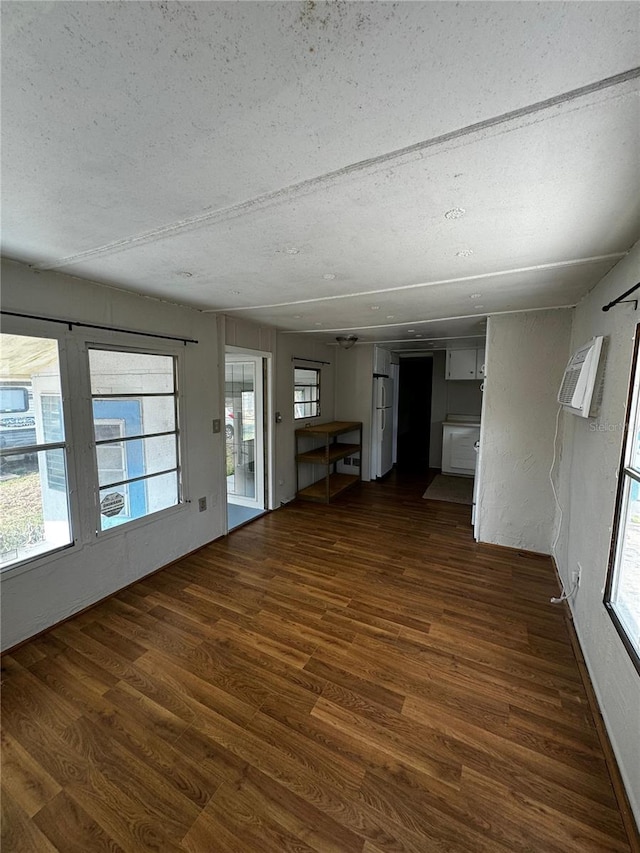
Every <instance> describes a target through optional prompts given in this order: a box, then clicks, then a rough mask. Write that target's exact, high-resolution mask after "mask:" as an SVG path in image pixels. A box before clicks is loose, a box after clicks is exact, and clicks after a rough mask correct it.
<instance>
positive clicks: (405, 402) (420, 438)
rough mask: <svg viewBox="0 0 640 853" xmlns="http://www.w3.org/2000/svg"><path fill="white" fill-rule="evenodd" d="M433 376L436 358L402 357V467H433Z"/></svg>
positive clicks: (425, 468)
mask: <svg viewBox="0 0 640 853" xmlns="http://www.w3.org/2000/svg"><path fill="white" fill-rule="evenodd" d="M432 376H433V359H432V358H429V357H425V358H401V359H400V376H399V383H398V384H399V397H398V462H397V465H398V468H399V469H401V470H405V471H406V470H410V469H412V470H414V471H416V470H420V471H426V470H427V469H428V468H429V443H430V439H431V380H432Z"/></svg>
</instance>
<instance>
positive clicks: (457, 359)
mask: <svg viewBox="0 0 640 853" xmlns="http://www.w3.org/2000/svg"><path fill="white" fill-rule="evenodd" d="M476 364H477V354H476V350H475V349H452V350H449V351H448V352H447V373H446V378H447V379H476V377H477V367H476Z"/></svg>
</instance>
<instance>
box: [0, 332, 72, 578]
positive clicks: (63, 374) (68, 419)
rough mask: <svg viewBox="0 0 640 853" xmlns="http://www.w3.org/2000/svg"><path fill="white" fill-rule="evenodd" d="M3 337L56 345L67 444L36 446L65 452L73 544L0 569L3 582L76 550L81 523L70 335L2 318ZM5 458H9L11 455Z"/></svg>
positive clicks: (57, 443) (26, 558)
mask: <svg viewBox="0 0 640 853" xmlns="http://www.w3.org/2000/svg"><path fill="white" fill-rule="evenodd" d="M2 333H3V334H6V335H21V336H23V337H31V338H44V339H46V340H52V341H56V342H57V345H58V368H59V371H60V392H61V403H62V420H63V425H64V441H63V442H43V443H42V444H37V445H36V447H37V450H38V451H42V450H51V449H56V448H62V449H63V450H64V458H65V466H66V475H67V495H66V497H67V506H68V514H69V531H70V542H68V543H66V544H64V545H60V546H58V547H55V548H51V549H49V550H47V551H42V552H40V553H38V554H33V556H30V557H25V558H24V559H23V560H16V562H14V563H11V564H10V565H7V566H3V567H2V568H0V578H3V579H4V578H8V577H13V576H14V575H19V574H22V573H23V572H25V571H30V570H31V569H33V568H35V567H37V566H40V565H43V564H47V563H49V562H51V561H52V560H55V559H58V558H59V557H60V556H63V555H64V554H65V553H67V552H68V551H69V550H71V549H73V548H74V547H76V546H77V544H78V537H79V531H80V527H81V525H80V521H79V519H80V508H79V501H78V485H77V484H78V480H77V476H76V470H77V468H76V450H77V446H78V445H77V441H75V439H74V432H75V429H74V420H73V417H72V413H71V399H70V395H69V388H70V387H71V386H72V383H71V381H70V375H69V364H68V360H67V351H68V343H69V338H70V335H71V333H70V332H68V331H64V330H62V329H61V328H60V326H59V325H57V324H53V323H47V322H46V321H40V320H38V321H34V320H31V319H29V318H22V317H8V316H7V317H5V318H3V321H2ZM31 394H32V392H31V391H30V394H29V397H30V400H31ZM16 452H18V453H20V452H23V451H22V449H21V448H20V449H18V450H17V451H16ZM6 455H9V453H7V454H6Z"/></svg>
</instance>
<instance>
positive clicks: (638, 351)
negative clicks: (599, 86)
mask: <svg viewBox="0 0 640 853" xmlns="http://www.w3.org/2000/svg"><path fill="white" fill-rule="evenodd" d="M639 430H640V323H638V325H637V327H636V335H635V345H634V349H633V358H632V361H631V381H630V385H629V397H628V404H627V410H626V418H625V424H624V440H623V444H622V459H621V463H620V472H619V475H618V490H617V494H616V506H615V515H614V522H613V532H612V536H611V549H610V553H609V569H608V573H607V582H606V585H605V592H604V605H605V607H606V608H607V611H608V613H609V616H610V617H611V619H612V621H613V624H614V625H615V627H616V630H617V631H618V634H619V635H620V639H621V640H622V642H623V644H624V646H625V648H626V649H627V651H628V653H629V655H630V657H631V660H632V661H633V664H634V666H635V668H636V669H637V671H638V673H639V674H640V655H639V654H638V649H637V647H636V646H635V644H634V643H633V642H632V640H631V638H630V637H629V634H628V632H627V629H626V627H625V624H624V620H623V619H622V618H620V614H619V612H618V608H617V607H616V598H617V589H618V582H619V579H620V572H621V563H622V550H623V544H624V530H625V527H624V525H625V522H626V518H627V512H628V509H629V505H630V503H631V501H630V491H631V488H632V486H633V485H634V484H636V485H637V486H638V487H640V462H639V461H638V460H637V459H635V460H634V456H635V453H636V450H637V448H635V447H634V444H635V442H636V440H637V435H638V431H639ZM637 570H638V571H640V567H638V569H637Z"/></svg>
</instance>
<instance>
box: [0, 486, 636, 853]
mask: <svg viewBox="0 0 640 853" xmlns="http://www.w3.org/2000/svg"><path fill="white" fill-rule="evenodd" d="M425 485H426V482H425V479H424V478H422V479H421V478H419V477H413V478H408V479H407V478H404V479H402V480H399V479H395V480H394V479H393V478H391V479H390V480H388V481H387V482H386V483H383V484H363V485H362V486H360V487H358V488H357V489H354V490H352V491H351V492H350V493H348V494H346V495H345V496H344V497H343V498H342V499H341V500H339V501H337V502H336V503H335V504H334V505H332V506H330V507H325V506H321V505H317V504H301V503H294V504H290V505H289V506H287V507H286V508H284V509H281V510H279V511H277V512H274V513H271V514H270V515H267V516H265V517H263V518H261V519H259V520H257V521H255V522H253V523H252V524H250V525H249V526H247V527H244V528H242V529H240V530H238V531H237V532H235V533H233V534H232V535H231V536H229V537H227V538H226V539H223V540H220V541H218V542H216V543H214V544H213V545H211V546H209V547H207V548H205V549H204V550H202V551H200V552H198V553H197V554H196V555H194V556H192V557H189V558H187V559H184V560H183V561H181V562H180V563H178V564H176V565H174V566H172V567H170V568H168V569H166V570H164V571H163V572H161V573H158V574H156V575H154V576H153V577H151V578H149V579H147V580H146V581H144V582H141V583H138V584H137V585H136V586H134V587H132V588H130V589H128V590H126V591H123V592H121V593H120V594H118V595H117V596H116V597H115V598H113V599H111V600H109V601H108V602H106V603H103V604H101V605H99V606H97V607H95V608H94V609H92V610H90V611H88V612H86V613H84V614H82V615H81V616H79V617H76V618H75V619H73V620H71V621H69V622H67V623H66V624H64V625H61V626H59V627H58V628H56V629H54V630H52V631H51V632H49V633H48V634H46V635H45V636H43V637H40V638H39V639H36V640H34V641H32V642H30V643H28V644H26V645H24V646H22V647H21V648H20V649H18V650H16V651H15V652H14V653H13V654H12V655H8V656H6V657H5V658H4V661H3V663H4V675H3V691H2V700H3V750H4V762H3V769H2V794H3V797H2V807H3V812H4V815H3V833H4V843H3V847H2V849H3V851H5V852H6V853H9V851H29V853H34V851H35V852H36V853H47V851H55V850H58V851H64V853H71V851H78V853H92V852H93V851H111V853H113V851H120V850H123V851H132V853H141V851H147V850H157V851H167V853H171V851H192V853H196V851H197V853H227V851H237V853H252V851H260V853H271V851H273V853H282V851H298V853H303V851H306V853H313V851H315V853H382V851H394V853H398V851H411V853H430V852H431V851H451V852H452V853H514V851H531V853H568V851H576V853H587V852H588V851H628V850H629V846H628V842H627V840H626V836H625V833H624V829H623V825H622V822H621V817H620V813H619V811H618V808H617V804H616V800H615V797H614V794H613V790H612V787H611V783H610V780H609V776H608V774H607V769H606V766H605V762H604V758H603V753H602V750H601V747H600V744H599V741H598V737H597V734H596V730H595V728H594V723H593V720H592V717H591V715H590V712H589V707H588V704H587V700H586V696H585V692H584V689H583V686H582V683H581V680H580V676H579V671H578V667H577V665H576V661H575V658H574V655H573V653H572V648H571V645H570V642H569V637H568V634H567V629H566V626H565V623H564V619H563V615H562V612H561V610H560V609H556V608H554V607H552V606H551V605H550V604H549V597H550V596H551V595H554V594H557V591H558V590H557V586H556V582H555V580H554V576H553V573H552V569H551V566H550V563H549V561H548V560H547V559H546V558H542V557H538V556H534V555H531V554H519V553H517V552H512V551H507V550H502V549H499V548H493V547H488V546H478V545H476V544H475V543H474V541H473V538H472V535H471V527H470V523H469V520H470V508H469V507H465V506H460V505H455V504H444V503H436V502H427V501H424V500H422V497H421V496H422V493H423V491H424V488H425Z"/></svg>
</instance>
